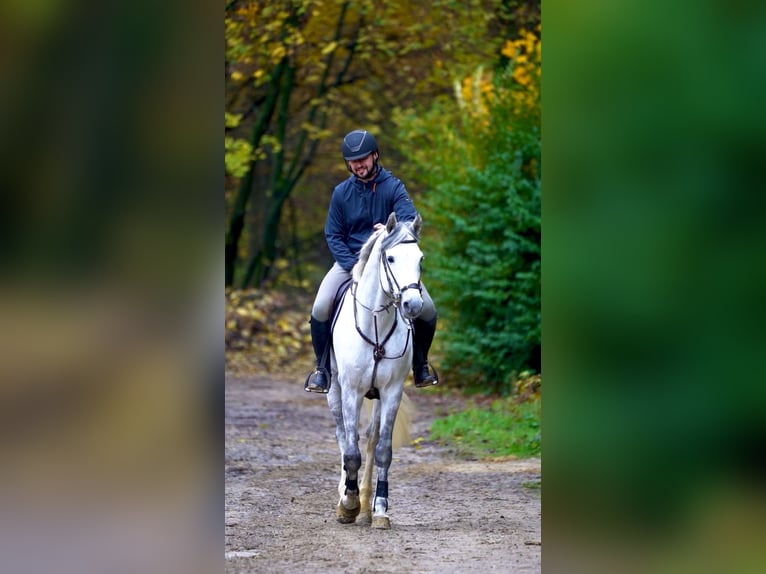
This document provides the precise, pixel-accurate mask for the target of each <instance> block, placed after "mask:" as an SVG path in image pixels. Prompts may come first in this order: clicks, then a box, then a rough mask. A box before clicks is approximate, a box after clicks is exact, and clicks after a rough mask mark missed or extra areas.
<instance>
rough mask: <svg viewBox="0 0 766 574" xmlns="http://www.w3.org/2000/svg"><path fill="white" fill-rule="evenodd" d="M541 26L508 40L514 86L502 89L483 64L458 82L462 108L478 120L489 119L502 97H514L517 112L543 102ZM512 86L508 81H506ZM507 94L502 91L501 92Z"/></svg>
mask: <svg viewBox="0 0 766 574" xmlns="http://www.w3.org/2000/svg"><path fill="white" fill-rule="evenodd" d="M539 32H540V28H539V27H538V28H537V31H536V32H530V31H528V30H523V31H522V32H521V33H520V35H519V38H518V39H516V40H508V41H506V43H505V44H504V45H503V48H502V50H501V54H502V55H503V56H505V57H506V58H508V60H509V64H508V68H507V72H506V73H510V76H511V79H512V82H511V83H510V87H506V88H498V84H497V83H496V82H495V81H494V80H495V77H494V75H493V74H492V73H491V72H485V71H484V69H483V68H482V67H479V68H478V69H477V70H476V72H475V73H474V74H472V75H470V76H467V77H465V78H463V79H462V81H456V82H455V97H456V98H457V101H458V104H459V106H460V108H461V109H462V110H464V111H465V112H467V113H468V115H469V116H470V117H471V118H472V119H474V120H480V121H483V122H485V123H486V122H487V121H488V114H489V108H488V106H491V105H492V104H493V103H495V101H496V100H497V98H498V97H502V96H506V95H507V96H510V98H511V99H512V101H513V107H514V112H515V113H517V114H523V113H528V112H530V111H533V110H535V109H537V108H538V107H539V105H540V79H541V75H542V74H541V63H542V41H541V38H540V34H539ZM502 85H503V86H508V84H507V83H504V84H502ZM500 90H502V91H504V92H506V93H498V91H500Z"/></svg>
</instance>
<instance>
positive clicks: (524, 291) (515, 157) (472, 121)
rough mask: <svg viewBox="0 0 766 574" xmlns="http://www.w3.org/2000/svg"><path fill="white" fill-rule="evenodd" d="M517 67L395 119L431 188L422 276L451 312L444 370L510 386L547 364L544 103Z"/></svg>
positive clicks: (446, 313) (444, 330) (443, 337)
mask: <svg viewBox="0 0 766 574" xmlns="http://www.w3.org/2000/svg"><path fill="white" fill-rule="evenodd" d="M511 70H512V69H509V71H508V72H505V73H500V74H498V75H497V76H496V77H495V78H494V85H489V86H486V85H482V84H481V79H480V78H472V79H471V82H472V83H473V84H475V85H476V86H473V85H471V86H469V88H473V87H477V89H475V90H473V92H472V93H475V92H478V93H479V94H480V95H481V94H482V92H484V93H485V94H487V95H485V96H484V97H483V98H465V99H460V98H458V102H457V103H456V104H453V106H452V107H450V106H449V103H447V102H439V103H437V104H435V105H434V107H433V108H432V110H431V112H430V113H428V114H423V115H421V116H420V117H415V116H414V115H410V114H406V113H403V112H400V114H399V115H398V117H397V121H398V122H399V124H400V126H401V128H402V131H403V132H406V133H407V134H408V135H409V136H410V137H411V138H412V139H411V140H410V141H411V142H412V148H413V149H411V150H410V153H411V156H412V158H413V161H414V163H415V165H416V166H417V168H418V170H419V173H420V177H419V179H420V180H421V181H423V180H424V181H423V183H424V184H425V185H426V186H427V189H428V191H427V193H426V194H424V196H423V197H422V198H420V199H419V206H420V209H421V212H422V214H423V217H424V220H425V221H426V225H427V228H426V229H427V235H430V236H431V237H434V238H435V240H433V241H429V240H428V239H426V240H425V241H424V244H425V245H424V247H425V252H426V258H427V262H426V267H424V277H425V279H426V281H427V284H428V285H429V289H430V290H431V292H432V295H433V296H434V298H435V300H436V303H437V306H438V309H439V312H440V317H441V318H442V319H443V321H442V323H441V328H440V330H439V334H438V335H437V337H438V339H439V341H440V344H441V345H442V348H443V352H444V359H443V365H442V366H443V369H444V372H445V374H447V375H448V376H449V379H450V380H460V381H462V382H463V383H464V384H466V385H467V386H473V387H477V388H482V389H484V390H485V391H487V392H501V393H503V394H510V392H511V391H512V385H513V381H514V379H515V378H516V377H517V375H518V374H519V373H521V372H522V371H529V370H532V371H538V370H539V368H540V367H539V357H540V344H541V326H540V324H541V317H540V272H541V261H540V241H541V228H540V214H541V195H540V191H541V188H540V183H541V179H540V169H541V149H540V132H539V106H537V105H534V106H529V105H521V106H520V105H519V102H522V104H524V103H525V101H526V100H523V99H521V98H519V94H524V95H525V97H526V95H528V94H529V93H533V92H531V91H530V90H523V89H520V88H519V85H518V82H516V80H515V79H514V74H513V73H512V71H511ZM516 75H518V74H516ZM485 84H486V82H485ZM458 88H459V87H458ZM458 104H459V105H460V106H461V107H460V108H458ZM445 118H447V119H449V120H452V121H445ZM455 119H458V120H459V121H454V120H455ZM454 126H457V127H454ZM415 177H417V175H416V176H415Z"/></svg>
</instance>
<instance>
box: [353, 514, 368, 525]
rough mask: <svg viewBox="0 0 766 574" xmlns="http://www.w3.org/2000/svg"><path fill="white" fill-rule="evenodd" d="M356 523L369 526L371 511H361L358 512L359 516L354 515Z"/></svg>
mask: <svg viewBox="0 0 766 574" xmlns="http://www.w3.org/2000/svg"><path fill="white" fill-rule="evenodd" d="M356 523H357V524H361V525H363V526H369V525H370V524H372V513H371V512H362V513H361V514H359V516H357V517H356Z"/></svg>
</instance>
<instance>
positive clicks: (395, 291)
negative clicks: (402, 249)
mask: <svg viewBox="0 0 766 574" xmlns="http://www.w3.org/2000/svg"><path fill="white" fill-rule="evenodd" d="M417 242H418V240H417V239H415V238H414V237H412V238H411V239H405V240H404V241H400V242H399V243H397V245H400V244H402V243H417ZM380 260H381V263H382V264H383V271H384V274H385V276H386V282H387V283H388V291H386V287H385V286H384V285H383V277H382V276H381V278H380V288H381V289H382V290H383V293H385V294H386V296H387V297H388V298H389V299H391V301H392V303H393V304H394V305H396V308H397V309H399V313H401V312H402V309H401V304H402V295H403V294H404V292H405V291H406V290H407V289H417V290H418V293H422V292H423V288H422V285H421V282H420V280H418V282H417V283H410V284H409V285H405V286H404V287H400V286H399V282H398V281H397V280H396V277H395V276H394V272H393V270H392V269H391V264H390V263H389V262H388V256H387V255H386V252H385V251H381V252H380Z"/></svg>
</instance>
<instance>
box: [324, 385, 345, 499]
mask: <svg viewBox="0 0 766 574" xmlns="http://www.w3.org/2000/svg"><path fill="white" fill-rule="evenodd" d="M334 383H337V380H336V381H334ZM327 404H328V405H329V407H330V412H331V413H332V416H333V418H334V419H335V438H336V440H337V441H338V449H339V450H340V482H339V483H338V496H341V497H342V496H343V491H344V490H345V489H346V470H345V467H344V465H343V455H344V454H345V452H346V428H345V425H344V423H343V405H342V403H341V396H340V385H338V384H333V385H332V386H331V387H330V392H329V393H328V394H327Z"/></svg>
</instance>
